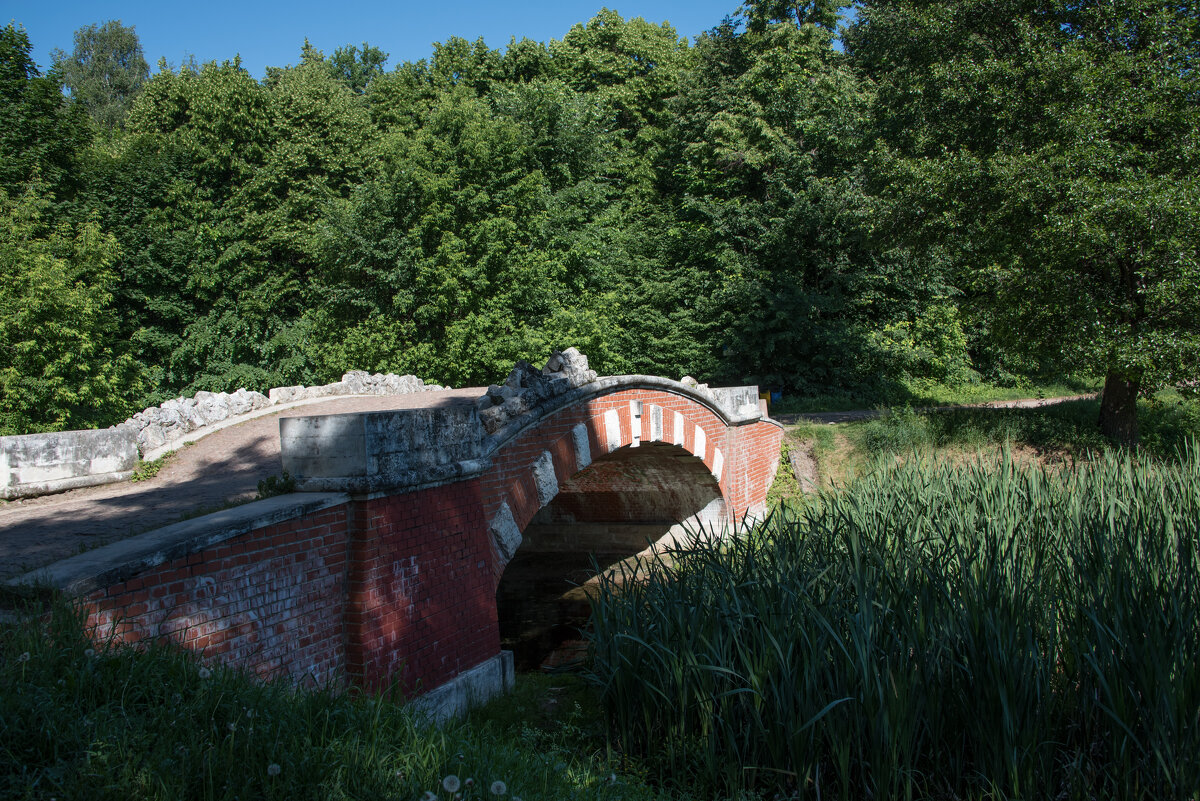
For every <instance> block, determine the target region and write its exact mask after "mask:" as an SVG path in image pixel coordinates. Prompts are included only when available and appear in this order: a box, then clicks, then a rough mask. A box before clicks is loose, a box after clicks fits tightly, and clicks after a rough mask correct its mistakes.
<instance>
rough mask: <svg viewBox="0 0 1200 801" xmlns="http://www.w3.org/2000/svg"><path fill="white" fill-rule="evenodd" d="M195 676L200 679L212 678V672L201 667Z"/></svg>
mask: <svg viewBox="0 0 1200 801" xmlns="http://www.w3.org/2000/svg"><path fill="white" fill-rule="evenodd" d="M196 675H197V676H199V677H200V678H202V679H207V678H211V677H212V671H211V670H209V669H208V668H206V667H202V668H200V669H199V670H197V671H196Z"/></svg>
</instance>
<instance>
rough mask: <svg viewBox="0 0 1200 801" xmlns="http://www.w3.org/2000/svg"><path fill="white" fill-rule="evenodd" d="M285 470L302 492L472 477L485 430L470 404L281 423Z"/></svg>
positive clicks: (366, 489) (291, 419) (355, 489)
mask: <svg viewBox="0 0 1200 801" xmlns="http://www.w3.org/2000/svg"><path fill="white" fill-rule="evenodd" d="M279 441H280V447H281V449H282V458H283V469H284V470H286V471H288V473H289V474H290V475H292V476H293V477H294V478H295V480H296V488H297V489H300V490H305V491H324V490H337V491H347V492H378V491H382V490H385V489H394V488H398V487H413V486H418V485H421V484H428V483H433V482H438V481H446V480H450V479H455V478H458V477H460V476H464V475H469V474H471V473H473V472H478V470H479V468H480V466H481V464H482V462H480V461H479V459H480V456H481V455H482V452H483V428H482V426H481V424H480V421H479V412H478V410H477V409H476V408H475V406H474V405H469V406H468V405H459V406H441V407H435V408H423V409H403V410H389V411H380V412H361V413H358V414H337V415H325V416H321V417H288V418H281V419H280V421H279Z"/></svg>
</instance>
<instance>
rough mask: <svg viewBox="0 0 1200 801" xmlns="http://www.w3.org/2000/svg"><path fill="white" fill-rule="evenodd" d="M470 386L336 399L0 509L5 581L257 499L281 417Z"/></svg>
mask: <svg viewBox="0 0 1200 801" xmlns="http://www.w3.org/2000/svg"><path fill="white" fill-rule="evenodd" d="M485 391H486V390H485V388H477V387H472V388H468V389H454V390H446V391H442V392H420V393H415V394H411V395H385V396H373V397H354V398H330V399H329V400H327V401H322V402H320V403H314V404H310V405H307V406H299V407H295V408H292V409H287V410H284V411H282V412H279V413H277V414H270V415H266V416H263V417H258V418H255V419H253V420H248V421H246V422H245V423H241V424H240V425H236V426H230V427H229V428H224V429H221V430H219V431H215V432H213V433H212V434H209V435H208V436H206V437H204V438H202V439H200V440H198V441H196V442H194V443H192V444H191V445H187V446H185V447H183V448H182V449H181V450H179V451H176V452H175V454H174V455H173V456H171V457H168V460H167V462H166V464H165V465H163V468H162V469H161V470H160V471H159V473H158V475H157V476H155V477H154V478H152V479H148V480H146V481H139V482H136V483H134V482H123V483H120V484H107V485H104V486H100V487H85V488H83V489H77V490H71V491H69V492H63V493H59V494H57V495H44V496H42V497H40V498H28V499H23V500H16V501H9V502H8V503H3V504H0V579H5V578H9V577H11V576H15V575H20V574H21V573H24V572H26V571H28V570H33V569H35V568H38V567H42V566H44V565H47V564H50V563H51V562H54V561H56V560H58V559H62V558H64V557H67V556H71V555H73V554H76V553H79V552H80V551H84V550H88V549H90V548H95V547H96V546H98V545H104V544H105V543H108V542H112V541H114V540H118V539H123V538H125V537H129V536H132V535H134V534H140V533H142V532H144V531H150V530H152V529H156V528H161V527H162V526H166V525H169V524H171V523H176V522H178V521H180V520H184V519H187V518H191V517H196V516H198V515H202V514H206V513H207V512H212V511H216V510H217V509H221V508H224V507H226V506H233V505H236V504H239V503H245V502H246V501H251V500H254V498H255V495H256V494H257V492H258V482H259V481H262V480H263V479H265V478H267V477H268V476H273V475H278V474H279V473H280V472H281V467H280V462H279V418H281V417H304V416H308V415H315V414H340V413H344V412H365V411H378V410H383V409H415V408H425V407H430V406H441V405H454V404H464V403H472V402H474V400H475V399H476V398H478V397H479V396H480V395H482V394H483V393H484V392H485Z"/></svg>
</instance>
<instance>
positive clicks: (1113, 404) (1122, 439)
mask: <svg viewBox="0 0 1200 801" xmlns="http://www.w3.org/2000/svg"><path fill="white" fill-rule="evenodd" d="M1140 385H1141V379H1140V378H1131V377H1129V376H1127V375H1125V374H1123V373H1117V372H1114V371H1112V370H1110V371H1109V372H1108V375H1106V376H1105V377H1104V390H1103V391H1102V392H1101V393H1100V431H1101V433H1103V434H1104V436H1106V437H1108V438H1109V439H1112V440H1114V441H1115V442H1117V443H1119V444H1121V445H1124V446H1125V447H1127V448H1132V447H1135V446H1136V445H1137V441H1138V423H1137V396H1138V388H1139V387H1140Z"/></svg>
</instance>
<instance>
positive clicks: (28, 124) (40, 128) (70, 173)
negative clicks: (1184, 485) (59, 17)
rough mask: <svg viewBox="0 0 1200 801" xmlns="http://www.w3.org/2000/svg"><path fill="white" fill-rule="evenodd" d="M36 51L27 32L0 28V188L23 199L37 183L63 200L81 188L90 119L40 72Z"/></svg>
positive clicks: (58, 85) (54, 80)
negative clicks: (78, 165) (80, 160)
mask: <svg viewBox="0 0 1200 801" xmlns="http://www.w3.org/2000/svg"><path fill="white" fill-rule="evenodd" d="M31 49H32V48H31V45H30V43H29V37H28V35H26V33H25V29H24V28H16V27H14V26H13V25H12V24H11V23H10V24H9V25H7V26H5V27H4V28H0V189H3V190H5V191H7V192H8V193H9V194H10V195H12V196H17V195H21V194H23V193H24V192H25V190H26V188H27V187H28V185H29V183H30V182H31V181H34V180H35V179H36V180H40V181H41V182H42V185H43V187H44V188H45V189H46V190H47V191H49V192H50V193H51V194H52V195H54V197H55V198H56V199H59V200H63V199H65V196H67V195H69V194H70V193H71V192H73V191H74V189H75V188H76V186H77V180H76V179H77V175H76V172H77V171H76V160H77V157H78V154H79V152H80V151H81V150H82V149H83V148H84V146H85V145H86V144H87V142H88V141H89V139H90V134H89V132H88V127H87V118H86V117H84V116H83V115H82V114H81V113H80V112H79V111H78V110H77V109H72V108H70V107H69V106H68V104H67V103H66V101H65V100H64V99H63V96H62V84H61V83H59V81H58V77H57V76H56V75H54V74H53V73H52V74H50V75H45V76H43V75H42V74H41V73H40V72H39V71H38V68H37V65H36V64H34V63H33V60H32V59H31V58H30V55H29V54H30V50H31Z"/></svg>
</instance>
